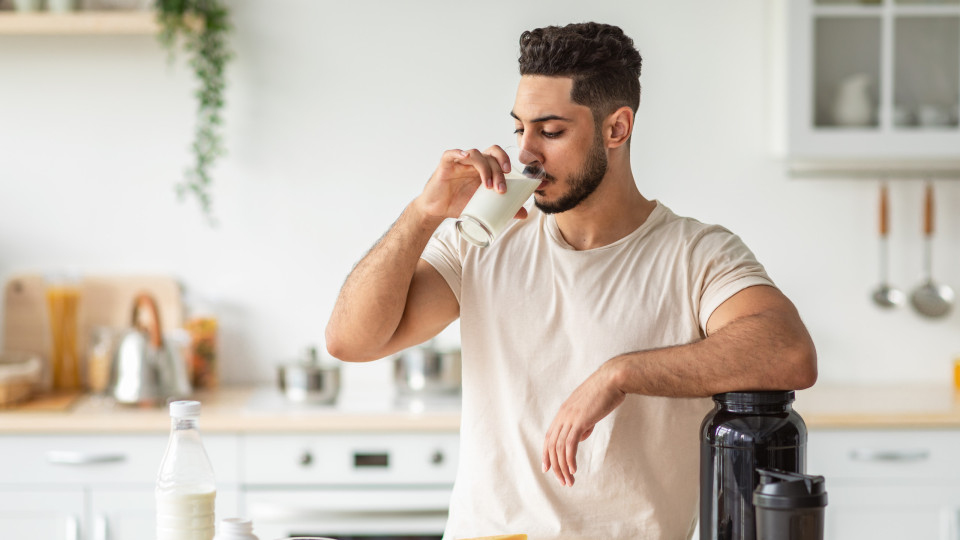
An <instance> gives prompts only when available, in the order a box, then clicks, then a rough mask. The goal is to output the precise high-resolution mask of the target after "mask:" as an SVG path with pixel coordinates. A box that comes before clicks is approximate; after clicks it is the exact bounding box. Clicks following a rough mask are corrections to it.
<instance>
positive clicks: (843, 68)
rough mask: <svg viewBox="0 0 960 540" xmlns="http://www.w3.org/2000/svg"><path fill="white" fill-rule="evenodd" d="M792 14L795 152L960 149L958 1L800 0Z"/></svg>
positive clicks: (889, 154)
mask: <svg viewBox="0 0 960 540" xmlns="http://www.w3.org/2000/svg"><path fill="white" fill-rule="evenodd" d="M788 17H789V37H788V44H789V45H788V47H789V51H790V56H789V59H788V62H789V63H788V66H789V68H788V69H789V72H788V76H789V81H788V84H787V92H788V103H789V113H788V114H789V120H788V121H789V129H788V144H789V147H790V154H791V157H793V158H795V159H797V158H799V159H800V160H814V161H816V160H818V159H826V160H836V159H841V160H842V159H854V158H856V159H857V160H863V159H868V160H878V159H880V160H890V159H900V160H905V159H906V160H915V159H932V158H936V159H945V160H949V161H950V163H954V162H955V160H956V159H957V158H958V157H960V2H957V1H956V0H935V1H934V0H797V1H795V2H794V1H791V2H789V14H788ZM927 166H929V164H928V165H927Z"/></svg>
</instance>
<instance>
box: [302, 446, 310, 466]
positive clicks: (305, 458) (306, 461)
mask: <svg viewBox="0 0 960 540" xmlns="http://www.w3.org/2000/svg"><path fill="white" fill-rule="evenodd" d="M311 463H313V454H311V453H310V451H309V450H304V451H303V453H302V454H300V465H301V466H303V467H309V466H310V464H311Z"/></svg>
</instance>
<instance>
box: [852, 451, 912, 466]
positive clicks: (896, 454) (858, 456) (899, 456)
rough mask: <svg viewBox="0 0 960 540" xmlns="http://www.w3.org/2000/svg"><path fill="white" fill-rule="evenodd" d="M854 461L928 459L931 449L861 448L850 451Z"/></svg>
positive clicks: (902, 461) (910, 460)
mask: <svg viewBox="0 0 960 540" xmlns="http://www.w3.org/2000/svg"><path fill="white" fill-rule="evenodd" d="M850 457H851V458H852V459H853V460H854V461H882V462H887V463H912V462H917V461H926V460H927V459H928V458H929V457H930V451H929V450H872V449H864V448H860V449H857V450H854V451H853V452H851V453H850Z"/></svg>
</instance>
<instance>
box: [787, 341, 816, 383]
mask: <svg viewBox="0 0 960 540" xmlns="http://www.w3.org/2000/svg"><path fill="white" fill-rule="evenodd" d="M793 349H794V350H793V351H792V354H791V360H792V361H791V363H792V369H791V370H790V374H791V376H790V384H789V387H790V388H792V389H794V390H803V389H805V388H810V387H811V386H813V385H814V384H815V383H816V382H817V349H816V347H814V345H813V341H811V340H810V338H809V337H807V339H805V340H802V342H801V343H800V344H798V345H797V346H795V347H794V348H793Z"/></svg>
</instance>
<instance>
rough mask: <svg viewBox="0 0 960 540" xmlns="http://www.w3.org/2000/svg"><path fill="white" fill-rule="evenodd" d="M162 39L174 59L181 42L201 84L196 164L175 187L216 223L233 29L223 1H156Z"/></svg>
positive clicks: (194, 150) (195, 147) (198, 91)
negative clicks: (213, 192) (217, 167)
mask: <svg viewBox="0 0 960 540" xmlns="http://www.w3.org/2000/svg"><path fill="white" fill-rule="evenodd" d="M156 12H157V21H158V22H159V24H160V33H159V36H158V38H159V40H160V42H161V43H162V44H163V46H164V47H165V48H166V49H167V50H168V51H169V53H170V59H171V61H172V59H173V57H174V55H175V52H176V49H177V44H178V41H179V39H178V38H183V43H184V49H185V50H186V51H187V52H188V53H189V54H190V66H191V67H192V68H193V71H194V74H195V75H196V77H197V79H198V80H199V82H200V88H199V89H198V90H197V91H196V97H197V125H196V128H195V133H194V141H193V156H194V159H195V162H194V164H193V166H192V167H189V168H188V169H187V170H186V171H185V177H184V179H183V181H181V182H179V183H178V184H177V186H176V189H177V194H178V195H179V196H180V199H181V200H183V199H184V198H186V197H188V196H192V197H194V198H195V199H196V200H197V203H198V204H199V205H200V208H201V210H202V211H203V213H204V216H206V218H207V220H208V221H209V222H210V223H211V224H213V223H215V220H214V218H213V210H212V201H211V196H210V188H211V186H212V184H213V179H212V178H211V176H210V169H211V167H212V166H213V163H214V162H215V161H216V160H217V158H219V157H221V156H223V155H224V154H225V153H226V152H225V149H224V144H223V137H222V136H221V135H220V130H221V128H222V127H223V116H222V115H221V111H222V109H223V104H224V96H223V94H224V89H225V88H226V79H225V77H224V71H225V68H226V65H227V62H228V61H229V60H230V59H231V58H232V56H233V55H232V53H231V52H230V50H229V48H228V46H227V38H228V35H229V33H230V31H231V29H232V27H231V26H230V20H229V15H230V13H229V10H228V9H227V7H226V5H225V1H223V0H156Z"/></svg>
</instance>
